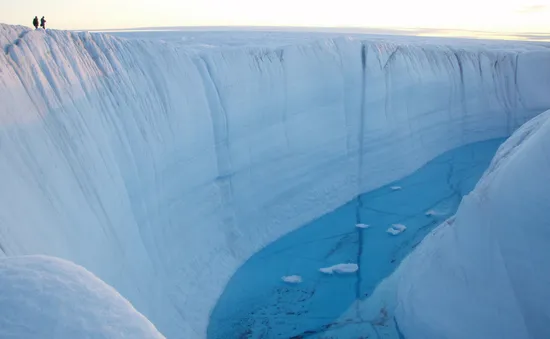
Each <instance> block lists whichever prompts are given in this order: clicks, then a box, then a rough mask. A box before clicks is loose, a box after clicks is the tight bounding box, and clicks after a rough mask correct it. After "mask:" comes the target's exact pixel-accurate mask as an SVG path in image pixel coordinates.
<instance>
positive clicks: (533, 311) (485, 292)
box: [396, 111, 550, 339]
mask: <svg viewBox="0 0 550 339" xmlns="http://www.w3.org/2000/svg"><path fill="white" fill-rule="evenodd" d="M548 173H550V111H547V112H546V113H544V114H543V115H540V116H538V117H537V118H535V119H533V120H532V121H529V122H528V123H527V124H525V125H524V126H522V127H521V129H520V130H518V131H517V132H516V133H514V135H513V136H512V137H511V138H510V139H509V140H507V141H506V143H505V144H503V145H502V146H501V148H500V149H499V151H498V152H497V155H496V156H495V158H494V159H493V162H492V164H491V166H490V168H489V169H488V170H487V172H486V173H485V175H484V177H483V178H482V179H481V180H480V182H479V183H478V184H477V186H476V189H475V190H474V191H473V192H472V193H471V194H470V195H468V196H467V197H466V198H465V199H464V200H463V202H462V205H461V206H460V208H459V210H458V213H457V215H456V219H455V222H454V223H452V224H447V225H445V226H442V227H440V228H439V229H437V230H436V231H435V233H434V234H433V235H431V236H430V237H428V238H426V240H424V242H423V243H422V245H421V246H419V247H418V249H417V251H416V252H414V253H413V254H412V255H411V256H410V258H408V260H407V261H406V262H405V263H404V264H403V265H402V267H401V268H400V269H399V271H398V272H397V273H396V275H397V276H398V277H399V278H398V279H399V283H398V285H397V286H398V289H397V291H398V296H397V300H398V301H399V306H398V309H397V319H398V322H399V326H400V328H401V330H402V331H403V332H404V334H405V335H406V337H407V338H410V339H415V338H423V339H424V338H426V339H430V338H443V337H445V338H503V339H506V338H510V339H511V338H548V337H550V327H549V326H548V321H549V320H550V310H549V308H548V302H547V301H548V300H549V299H550V290H549V289H548V286H549V285H550V271H549V270H548V243H549V242H550V231H549V230H550V216H549V212H548V206H550V192H549V186H548V180H547V178H548Z"/></svg>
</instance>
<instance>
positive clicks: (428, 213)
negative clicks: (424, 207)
mask: <svg viewBox="0 0 550 339" xmlns="http://www.w3.org/2000/svg"><path fill="white" fill-rule="evenodd" d="M434 215H437V212H436V211H434V210H429V211H428V212H426V216H427V217H433V216H434Z"/></svg>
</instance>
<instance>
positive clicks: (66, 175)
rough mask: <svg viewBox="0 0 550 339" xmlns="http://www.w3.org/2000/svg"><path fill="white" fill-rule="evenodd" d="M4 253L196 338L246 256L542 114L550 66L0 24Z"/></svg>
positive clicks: (522, 58) (465, 53)
mask: <svg viewBox="0 0 550 339" xmlns="http://www.w3.org/2000/svg"><path fill="white" fill-rule="evenodd" d="M0 42H1V43H2V47H3V51H4V52H3V53H0V103H1V104H0V187H1V188H2V189H1V190H0V205H1V206H2V209H0V245H1V249H2V251H1V252H2V253H3V255H7V256H13V255H21V254H47V255H53V256H58V257H61V258H65V259H69V260H72V261H74V262H76V263H77V264H79V265H82V266H84V267H86V268H87V269H88V270H90V271H92V272H94V274H96V275H98V276H99V277H100V278H102V279H103V280H104V281H106V282H107V283H109V284H111V285H112V286H114V287H115V288H116V289H117V290H118V291H119V292H120V293H121V294H122V295H124V296H125V297H126V298H128V299H129V300H130V301H131V302H132V304H133V305H134V306H135V307H136V309H138V310H139V311H140V312H142V313H143V314H145V315H146V316H147V317H148V318H149V319H150V320H151V321H152V322H153V323H154V324H155V325H156V326H157V328H158V329H159V330H160V331H161V332H162V333H163V334H165V335H166V336H167V337H169V338H200V337H203V336H204V335H205V331H206V325H207V321H208V314H209V311H210V310H211V308H212V307H213V306H214V303H215V301H216V298H217V297H218V296H219V294H220V293H221V291H222V289H223V286H224V284H225V283H226V282H227V280H228V279H229V277H230V275H231V274H232V273H233V272H234V271H235V269H236V268H237V267H238V266H239V265H240V264H241V263H242V262H243V261H244V260H246V259H247V258H248V257H249V256H250V255H251V254H252V253H253V252H254V251H256V250H258V249H259V248H261V247H262V246H264V245H265V244H267V243H268V242H270V241H273V240H274V239H276V238H277V237H279V236H281V235H283V234H285V233H287V232H288V231H290V230H292V229H293V228H296V227H298V226H299V225H301V224H303V223H305V222H307V221H309V220H311V219H313V218H315V217H317V216H319V215H321V214H323V213H325V212H327V211H329V210H331V209H333V208H335V207H337V206H339V205H340V204H342V203H344V202H346V201H347V200H349V199H351V198H352V197H354V196H355V195H356V194H357V193H360V192H364V191H366V190H368V189H372V188H375V187H378V186H380V185H382V184H385V183H387V182H389V181H391V180H394V179H397V178H400V177H402V176H404V175H406V174H409V173H411V172H412V171H414V170H415V169H417V168H418V167H419V166H421V165H422V164H424V163H425V162H426V161H428V160H430V159H432V158H433V157H435V156H436V155H438V154H440V153H442V152H444V151H447V150H449V149H452V148H455V147H458V146H461V145H463V144H466V143H470V142H474V141H480V140H485V139H490V138H497V137H503V136H508V135H509V134H510V133H511V132H512V131H513V130H514V129H516V128H517V127H518V126H519V125H520V124H522V123H523V122H525V121H527V120H528V119H529V118H531V117H533V116H535V115H536V114H538V113H540V112H542V111H543V110H545V109H547V108H549V107H550V96H548V95H547V94H548V93H549V92H550V82H549V80H548V79H550V52H549V51H548V50H547V49H545V48H544V47H535V46H531V47H529V45H524V46H525V47H524V48H522V49H520V48H517V47H516V46H512V47H509V48H507V47H506V46H505V45H504V46H503V47H499V48H498V49H497V48H496V47H490V46H483V45H482V44H475V43H472V44H469V45H461V47H453V46H446V45H437V44H419V43H416V44H415V43H406V42H402V43H391V42H376V41H369V40H364V41H363V40H360V39H348V38H339V39H324V40H323V39H322V40H319V41H316V42H308V43H303V44H298V45H292V46H285V47H277V48H266V47H262V48H255V47H242V48H232V49H215V50H206V49H205V50H203V51H200V50H199V51H197V50H193V51H191V50H188V49H185V48H183V47H181V46H178V45H174V44H169V43H163V42H148V41H138V40H135V41H128V40H123V39H118V38H114V37H111V36H108V35H101V34H89V33H74V32H62V31H47V32H44V31H27V30H25V29H23V28H16V27H12V26H6V25H0Z"/></svg>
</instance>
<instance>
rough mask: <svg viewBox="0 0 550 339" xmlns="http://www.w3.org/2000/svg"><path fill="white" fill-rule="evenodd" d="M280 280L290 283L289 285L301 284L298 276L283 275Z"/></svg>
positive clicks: (300, 278)
mask: <svg viewBox="0 0 550 339" xmlns="http://www.w3.org/2000/svg"><path fill="white" fill-rule="evenodd" d="M281 279H282V280H283V281H284V282H287V283H290V284H299V283H301V282H302V277H301V276H299V275H285V276H283V277H281Z"/></svg>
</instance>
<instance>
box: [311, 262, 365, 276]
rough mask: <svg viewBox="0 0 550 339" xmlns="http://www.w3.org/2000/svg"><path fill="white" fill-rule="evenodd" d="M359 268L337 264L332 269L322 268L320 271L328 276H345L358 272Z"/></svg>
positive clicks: (355, 265) (353, 265)
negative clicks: (335, 274)
mask: <svg viewBox="0 0 550 339" xmlns="http://www.w3.org/2000/svg"><path fill="white" fill-rule="evenodd" d="M358 269H359V266H358V265H357V264H337V265H334V266H330V267H324V268H320V269H319V271H320V272H322V273H326V274H334V273H337V274H345V273H354V272H357V270H358Z"/></svg>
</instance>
